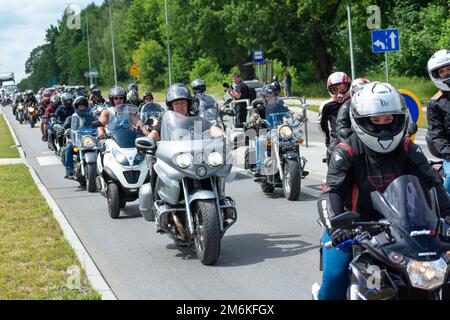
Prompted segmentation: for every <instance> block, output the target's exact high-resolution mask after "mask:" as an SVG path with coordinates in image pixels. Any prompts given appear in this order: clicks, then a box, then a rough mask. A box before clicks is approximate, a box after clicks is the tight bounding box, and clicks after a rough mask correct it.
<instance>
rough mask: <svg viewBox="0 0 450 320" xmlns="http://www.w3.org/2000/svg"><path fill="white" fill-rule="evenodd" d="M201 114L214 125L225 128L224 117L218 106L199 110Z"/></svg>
mask: <svg viewBox="0 0 450 320" xmlns="http://www.w3.org/2000/svg"><path fill="white" fill-rule="evenodd" d="M199 116H200V117H202V118H203V119H205V120H206V121H208V122H209V123H210V124H211V125H213V126H218V127H220V128H222V129H223V128H225V127H224V125H223V121H222V118H221V117H220V114H219V111H218V109H217V108H216V107H211V108H207V109H204V110H199Z"/></svg>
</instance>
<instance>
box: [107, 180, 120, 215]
mask: <svg viewBox="0 0 450 320" xmlns="http://www.w3.org/2000/svg"><path fill="white" fill-rule="evenodd" d="M107 200H108V211H109V215H110V217H111V218H113V219H117V218H119V215H120V195H119V187H117V184H115V183H114V182H112V183H110V184H109V185H108V197H107Z"/></svg>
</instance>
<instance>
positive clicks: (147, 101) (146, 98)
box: [139, 91, 161, 112]
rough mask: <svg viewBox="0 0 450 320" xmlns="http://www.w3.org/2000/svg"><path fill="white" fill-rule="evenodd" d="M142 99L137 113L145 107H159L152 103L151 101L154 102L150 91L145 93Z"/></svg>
mask: <svg viewBox="0 0 450 320" xmlns="http://www.w3.org/2000/svg"><path fill="white" fill-rule="evenodd" d="M142 98H143V99H144V100H143V101H142V103H141V105H140V106H139V112H142V108H143V107H144V106H145V105H154V106H157V107H161V106H160V105H159V104H157V103H154V102H153V100H154V97H153V93H151V92H150V91H145V92H144V96H143V97H142Z"/></svg>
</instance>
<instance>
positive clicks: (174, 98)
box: [149, 83, 223, 141]
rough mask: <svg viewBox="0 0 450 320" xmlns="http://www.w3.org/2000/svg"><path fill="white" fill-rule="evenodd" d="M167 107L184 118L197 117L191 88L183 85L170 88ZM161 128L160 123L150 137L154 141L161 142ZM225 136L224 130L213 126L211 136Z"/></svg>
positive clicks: (179, 84) (178, 84) (167, 94)
mask: <svg viewBox="0 0 450 320" xmlns="http://www.w3.org/2000/svg"><path fill="white" fill-rule="evenodd" d="M166 105H167V108H168V109H169V110H170V111H174V112H177V113H179V114H182V115H184V116H187V117H189V116H197V113H196V110H193V108H192V96H191V93H190V92H189V88H188V87H187V86H186V85H184V84H182V83H175V84H173V85H171V86H170V87H169V89H168V90H167V93H166ZM161 126H162V121H160V122H159V123H158V124H157V126H156V127H155V129H154V130H152V132H150V134H149V137H150V138H152V139H153V140H154V141H159V140H161V137H160V135H161ZM220 135H223V130H222V129H221V128H220V127H218V126H211V136H220Z"/></svg>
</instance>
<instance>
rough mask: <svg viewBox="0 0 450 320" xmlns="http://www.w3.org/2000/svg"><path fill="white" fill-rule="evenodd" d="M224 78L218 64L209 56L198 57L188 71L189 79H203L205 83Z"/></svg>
mask: <svg viewBox="0 0 450 320" xmlns="http://www.w3.org/2000/svg"><path fill="white" fill-rule="evenodd" d="M224 78H225V76H224V74H223V73H222V72H221V71H220V67H219V64H218V63H217V62H215V61H214V60H212V59H211V58H202V57H200V58H198V59H197V60H196V61H195V62H194V64H193V67H192V69H191V71H190V72H189V79H192V80H193V79H203V80H205V81H206V83H207V84H210V83H211V84H212V83H220V82H222V81H223V80H224Z"/></svg>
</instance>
